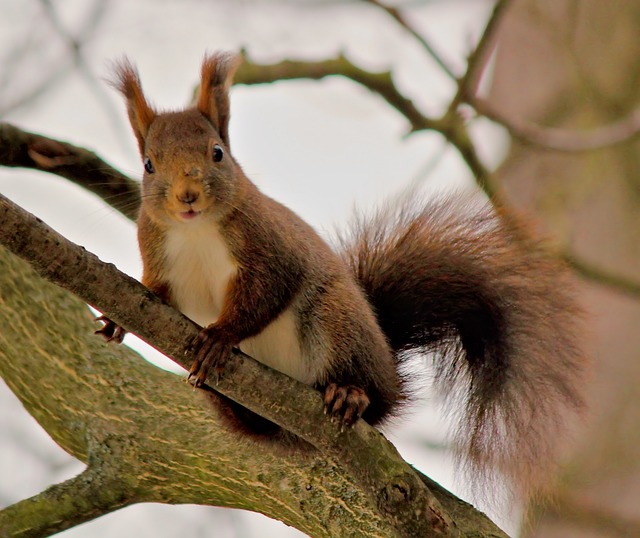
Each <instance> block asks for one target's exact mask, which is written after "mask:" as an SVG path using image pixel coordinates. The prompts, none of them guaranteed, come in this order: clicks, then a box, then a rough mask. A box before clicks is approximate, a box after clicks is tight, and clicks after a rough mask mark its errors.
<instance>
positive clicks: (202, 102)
mask: <svg viewBox="0 0 640 538" xmlns="http://www.w3.org/2000/svg"><path fill="white" fill-rule="evenodd" d="M241 61H242V59H241V58H240V56H237V55H235V54H231V53H228V52H216V53H214V54H211V55H208V56H205V58H204V61H203V62H202V81H201V83H200V94H199V95H198V102H197V104H196V108H197V109H198V110H199V111H200V112H201V113H202V114H203V115H204V116H206V117H207V118H208V119H209V121H210V122H211V123H212V124H213V126H214V127H215V128H216V130H217V131H218V134H219V135H220V138H221V139H222V141H223V142H224V143H225V145H226V146H227V147H229V86H231V81H232V79H233V75H234V73H235V72H236V69H238V66H239V65H240V62H241Z"/></svg>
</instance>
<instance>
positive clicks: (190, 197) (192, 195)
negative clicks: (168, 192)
mask: <svg viewBox="0 0 640 538" xmlns="http://www.w3.org/2000/svg"><path fill="white" fill-rule="evenodd" d="M198 196H199V195H198V193H197V192H195V191H192V190H186V191H184V192H181V193H180V194H178V195H177V196H176V197H177V198H178V200H179V201H180V202H183V203H185V204H192V203H194V202H195V201H196V200H197V199H198Z"/></svg>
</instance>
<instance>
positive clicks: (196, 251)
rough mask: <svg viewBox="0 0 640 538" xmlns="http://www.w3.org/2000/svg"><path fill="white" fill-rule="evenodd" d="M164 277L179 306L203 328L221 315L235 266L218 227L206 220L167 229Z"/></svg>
mask: <svg viewBox="0 0 640 538" xmlns="http://www.w3.org/2000/svg"><path fill="white" fill-rule="evenodd" d="M165 254H166V257H167V258H166V262H167V265H166V269H167V273H166V277H167V280H168V281H169V283H170V285H171V295H172V298H173V300H174V302H175V305H176V306H177V307H178V309H179V310H180V311H181V312H182V313H183V314H184V315H185V316H187V317H188V318H190V319H192V320H193V321H195V322H196V323H197V324H199V325H202V326H203V327H206V326H207V325H209V324H211V323H213V322H214V321H215V320H216V319H217V318H218V316H219V315H220V310H221V309H222V304H223V301H224V295H225V292H226V289H227V285H228V283H229V279H230V278H231V277H232V276H233V275H234V274H235V272H236V270H237V265H236V263H235V261H234V260H233V258H232V257H231V254H230V252H229V249H228V248H227V245H226V244H225V242H224V240H223V239H222V237H221V235H220V232H219V231H218V229H217V228H216V227H215V226H214V225H213V224H212V223H211V222H210V221H209V222H185V223H181V224H179V225H176V226H174V227H172V228H171V229H169V230H168V233H167V242H166V246H165Z"/></svg>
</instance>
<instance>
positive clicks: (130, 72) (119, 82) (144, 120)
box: [111, 57, 156, 157]
mask: <svg viewBox="0 0 640 538" xmlns="http://www.w3.org/2000/svg"><path fill="white" fill-rule="evenodd" d="M114 71H115V76H116V78H115V80H114V81H113V82H112V83H111V84H112V86H113V87H114V88H116V89H117V90H118V91H119V92H120V93H122V95H124V97H125V99H126V101H127V112H128V113H129V121H130V122H131V127H133V132H134V134H135V135H136V138H137V139H138V147H139V148H140V154H141V155H142V156H143V157H144V151H145V150H144V141H145V138H146V137H147V132H148V131H149V126H150V125H151V123H152V122H153V120H154V119H155V117H156V112H155V110H153V108H152V107H151V106H150V105H149V103H148V102H147V100H146V99H145V97H144V93H143V92H142V85H141V84H140V77H139V76H138V71H137V70H136V68H135V67H134V66H133V64H132V63H131V62H130V61H129V60H128V59H127V58H126V57H125V58H123V59H122V60H120V61H119V62H117V63H116V64H115V68H114Z"/></svg>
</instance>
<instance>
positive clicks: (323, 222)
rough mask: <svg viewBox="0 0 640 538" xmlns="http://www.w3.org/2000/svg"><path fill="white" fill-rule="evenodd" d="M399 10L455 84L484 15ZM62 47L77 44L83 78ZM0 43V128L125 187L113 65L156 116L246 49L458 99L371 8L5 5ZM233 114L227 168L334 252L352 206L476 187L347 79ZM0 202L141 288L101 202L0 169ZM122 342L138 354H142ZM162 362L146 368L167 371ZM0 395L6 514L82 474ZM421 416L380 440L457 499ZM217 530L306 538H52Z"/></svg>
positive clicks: (420, 95)
mask: <svg viewBox="0 0 640 538" xmlns="http://www.w3.org/2000/svg"><path fill="white" fill-rule="evenodd" d="M48 4H53V11H51V8H47V5H48ZM401 4H402V5H405V6H408V8H407V9H406V13H407V16H408V18H409V19H410V20H411V21H412V22H413V23H414V24H415V25H416V26H417V27H418V28H419V29H420V30H421V31H422V32H423V33H424V34H425V35H426V36H427V37H428V38H429V39H430V40H431V41H432V43H433V44H434V45H435V46H436V47H437V48H438V50H440V51H441V52H442V55H443V56H444V57H445V58H446V59H447V60H448V61H449V63H450V64H451V66H452V67H453V69H454V70H455V72H456V73H458V74H461V73H462V72H463V69H464V66H465V63H464V58H465V56H466V54H468V52H469V50H470V48H471V47H472V46H473V44H474V42H475V40H476V39H477V37H478V34H479V32H480V31H481V29H482V25H483V23H484V21H485V20H486V18H487V16H488V14H489V11H490V9H491V7H492V2H490V1H485V0H439V1H438V0H431V1H429V0H423V1H418V0H414V1H405V2H401ZM91 21H94V22H91ZM70 37H71V38H73V39H78V40H80V41H81V42H82V47H81V49H80V50H81V59H80V61H79V62H76V63H75V64H74V63H73V61H72V60H71V55H70V53H69V38H70ZM0 40H1V43H0V44H1V46H0V114H2V116H1V117H0V120H1V121H9V122H11V123H14V124H16V125H18V126H20V127H22V128H24V129H27V130H32V131H34V132H38V133H42V134H46V135H49V136H52V137H54V138H58V139H62V140H66V141H69V142H72V143H74V144H78V145H81V146H84V147H87V148H89V149H91V150H94V151H96V152H97V153H98V154H99V155H100V156H102V157H103V158H104V159H105V160H107V161H109V162H110V163H112V164H113V165H115V166H116V167H119V168H120V169H121V170H123V171H124V172H126V173H129V174H131V175H132V176H134V177H139V176H140V170H141V164H140V162H139V157H138V155H137V149H136V145H135V141H134V139H133V135H132V134H131V133H130V130H129V126H128V123H127V119H126V114H125V110H124V105H123V104H122V102H121V100H120V98H119V96H118V95H116V94H115V92H114V91H113V90H112V89H111V88H109V87H108V85H107V84H106V82H105V81H104V78H105V77H108V76H109V62H111V61H113V60H114V59H117V58H120V57H121V56H122V55H127V56H128V57H129V58H130V59H131V60H132V61H134V62H135V63H136V64H137V65H138V68H139V71H140V74H141V78H142V83H143V86H144V88H145V92H146V94H147V96H149V97H150V99H151V100H152V101H153V102H154V103H155V104H156V105H157V106H158V107H160V108H163V109H171V108H174V109H175V108H180V107H182V106H184V105H185V103H187V102H188V100H189V97H190V95H191V92H192V90H193V88H194V85H195V84H196V82H197V78H198V74H199V64H200V61H201V59H202V56H203V54H204V52H205V51H213V50H217V49H227V50H235V51H237V50H239V49H240V48H241V47H244V48H245V49H246V51H247V52H248V54H249V56H250V57H251V58H252V59H254V60H255V61H265V62H268V61H277V60H280V59H283V58H296V59H314V60H317V59H322V58H326V57H329V56H333V55H336V54H337V53H338V52H344V53H346V54H347V56H348V57H349V58H350V59H351V60H352V61H354V62H355V63H357V64H359V65H361V66H362V67H364V68H366V69H370V70H388V69H391V70H392V71H393V75H394V80H395V81H396V83H397V84H398V86H399V87H400V88H401V89H402V90H403V91H405V92H406V94H407V95H408V96H409V97H411V98H412V99H414V101H415V102H416V104H417V105H418V106H419V108H421V109H422V110H424V111H426V112H430V113H433V114H437V113H438V112H439V111H442V110H443V107H444V106H445V105H446V103H447V99H448V98H450V97H451V94H452V91H453V89H454V85H453V83H452V82H451V80H449V79H448V78H447V77H446V76H445V75H444V74H443V73H442V71H441V70H440V69H439V68H438V67H437V65H436V64H435V62H433V60H431V59H430V58H429V57H428V56H427V55H425V54H424V51H423V50H422V49H421V47H420V45H419V44H418V43H417V42H416V41H415V40H414V39H412V38H411V37H410V36H409V35H407V34H406V33H404V32H403V31H401V30H400V29H399V27H398V26H397V25H396V24H394V22H393V21H392V20H391V19H389V18H388V17H387V16H385V15H384V14H383V13H382V12H380V11H379V10H376V9H374V8H372V7H371V6H369V5H365V4H364V3H363V2H339V1H319V0H318V1H302V0H300V1H293V0H291V1H288V2H275V1H267V0H262V1H253V2H252V1H236V2H233V1H217V2H216V1H204V0H187V1H182V2H178V1H169V0H164V1H157V0H156V1H150V0H143V1H138V2H125V1H117V0H112V1H110V2H109V1H107V2H104V1H101V0H100V1H96V0H91V1H87V0H84V1H81V0H65V1H60V2H53V1H52V2H46V1H44V0H41V1H38V0H22V1H21V2H15V1H12V0H0ZM43 80H49V81H50V83H49V84H48V85H47V89H46V91H44V92H42V94H41V95H40V96H39V97H38V98H35V99H32V100H29V101H28V102H27V103H26V104H24V105H22V106H20V101H21V100H22V99H24V98H25V96H28V94H29V93H30V91H31V89H33V88H35V87H37V86H38V85H39V84H41V83H42V81H43ZM231 112H232V119H231V127H230V129H231V135H230V136H231V143H232V146H233V152H234V155H235V156H236V158H237V159H238V160H239V162H240V163H241V164H242V165H243V167H244V169H245V171H246V172H247V174H248V176H249V177H250V178H251V179H252V180H253V181H254V182H255V183H256V184H258V186H259V187H260V188H261V189H262V190H264V191H265V192H267V193H268V194H269V195H271V196H273V197H275V198H276V199H278V200H279V201H281V202H283V203H285V204H286V205H288V206H289V207H291V208H292V209H294V210H295V211H296V212H298V213H299V214H300V215H301V216H302V217H303V218H304V219H305V220H307V221H308V222H310V223H311V224H312V225H313V226H315V227H316V228H317V229H318V230H319V231H320V232H321V233H323V235H325V236H326V237H328V236H330V234H331V231H332V230H333V229H334V227H335V226H338V227H339V226H345V225H346V224H345V223H346V222H347V221H348V217H349V215H350V214H351V213H352V211H353V208H354V206H357V207H359V208H362V209H366V208H372V207H374V206H375V204H377V203H379V202H380V201H381V200H383V199H385V198H386V197H388V196H390V195H392V194H393V193H398V192H401V191H402V189H403V188H406V187H407V186H408V185H411V184H412V183H413V182H415V181H416V180H419V181H420V182H421V185H422V186H423V188H424V189H425V191H429V190H433V189H437V190H443V189H445V190H447V189H463V188H469V186H470V185H471V180H470V176H469V173H468V171H467V170H466V168H465V167H464V166H463V165H462V163H461V161H460V160H459V158H458V156H457V154H456V152H455V151H454V150H452V149H447V148H446V146H445V144H444V142H443V140H442V139H441V137H439V136H438V135H435V134H431V133H420V134H416V135H412V136H411V137H408V138H407V137H405V135H406V133H407V129H408V126H407V124H406V122H405V121H404V120H403V119H402V118H401V117H399V116H398V115H397V114H396V113H395V112H394V111H393V110H392V109H391V108H389V107H388V106H387V105H386V104H385V103H384V102H383V101H382V100H381V99H380V98H378V97H376V96H374V95H372V94H371V93H369V92H368V91H367V90H365V89H363V88H362V87H359V86H357V85H356V84H354V83H351V82H349V81H347V80H343V79H339V78H331V79H327V80H324V81H322V82H310V81H292V82H280V83H277V84H273V85H269V86H260V87H242V86H238V87H235V88H233V90H232V93H231ZM473 134H474V135H475V137H476V139H477V140H478V141H479V142H480V143H481V150H482V154H483V156H484V157H485V158H486V160H487V162H488V164H492V163H495V162H497V160H498V159H499V158H500V156H501V154H502V151H504V144H502V141H503V138H502V137H501V136H500V133H499V131H497V130H496V129H494V128H490V127H489V126H488V125H487V124H486V123H483V122H478V125H477V126H476V127H475V128H474V131H473ZM0 192H2V193H3V194H4V195H6V196H8V197H9V198H11V199H12V200H14V201H15V202H17V203H19V204H21V205H22V206H23V207H25V208H26V209H28V210H29V211H31V212H33V213H34V214H36V215H37V216H39V217H40V218H42V219H43V220H44V221H45V222H47V223H48V224H49V225H51V226H52V227H54V228H55V229H57V230H58V231H60V232H61V233H63V234H64V235H65V236H66V237H68V238H70V239H71V240H73V241H75V242H76V243H79V244H81V245H83V246H85V247H86V248H87V249H88V250H90V251H92V252H94V253H96V254H97V255H98V256H99V257H100V258H101V259H102V260H104V261H110V262H113V263H115V264H116V265H117V266H118V267H119V268H120V269H121V270H123V271H125V272H127V273H129V274H131V275H133V276H135V277H137V278H138V277H139V276H140V272H141V264H140V259H139V254H138V250H137V244H136V239H135V227H134V225H133V224H131V223H130V222H128V221H126V220H125V219H124V218H122V217H120V216H119V215H118V214H116V213H115V212H114V211H113V210H110V209H109V208H107V207H106V206H105V205H104V204H103V203H102V202H101V201H99V200H97V199H95V198H93V197H92V196H91V195H89V194H87V193H85V192H83V191H81V190H80V189H79V188H77V187H74V186H73V185H71V184H70V183H69V182H67V181H65V180H62V179H60V178H56V177H54V176H50V175H45V174H40V173H36V172H29V171H25V170H16V169H12V170H8V169H0ZM127 341H128V343H129V344H131V345H132V346H134V347H137V348H138V349H142V346H140V345H139V344H138V343H136V342H135V339H133V338H131V337H129V336H128V337H127ZM145 353H147V351H145ZM157 355H158V354H157V353H156V354H155V355H153V354H149V357H150V358H152V360H154V361H155V362H157V363H159V364H161V365H163V366H164V367H170V366H171V364H170V363H169V362H162V359H161V358H159V357H158V356H157ZM165 361H166V360H165ZM0 389H1V390H0V406H1V408H2V412H1V413H0V431H1V432H3V433H2V434H1V437H0V503H2V504H3V505H5V504H8V503H11V502H15V501H17V500H19V499H21V498H25V497H27V496H30V495H33V494H35V493H38V492H39V491H40V490H41V489H42V488H43V487H45V486H46V485H48V484H50V483H53V482H56V481H59V480H61V479H64V478H67V477H69V476H72V475H73V474H75V473H77V472H78V471H79V470H80V469H81V468H82V466H81V464H79V463H78V462H74V461H73V460H72V459H71V458H70V457H69V456H67V455H66V454H64V453H63V452H62V451H61V450H60V449H59V448H57V446H56V445H55V444H54V443H53V442H52V441H51V440H50V439H49V438H48V436H47V435H46V434H45V433H44V432H42V430H41V429H40V428H39V426H37V425H36V424H35V421H33V419H31V418H30V417H29V416H28V415H27V414H26V413H25V412H24V411H23V410H22V409H21V406H20V404H19V403H18V401H17V400H16V399H15V397H13V395H12V394H11V393H10V392H9V391H8V389H7V388H6V387H5V386H4V385H2V387H0ZM427 399H428V393H426V392H425V400H427ZM427 403H430V404H431V405H429V409H428V410H426V411H416V412H415V413H414V414H412V415H410V416H409V417H407V419H406V420H404V423H403V424H402V425H401V426H398V427H395V428H390V429H389V430H388V431H387V433H388V434H389V435H390V437H391V438H392V440H393V441H394V442H395V443H396V444H397V445H398V447H399V449H400V450H401V452H402V454H403V455H404V457H405V458H406V459H407V460H408V461H409V462H411V463H414V464H415V465H416V466H417V467H419V468H420V469H421V470H423V471H424V472H426V473H427V474H428V475H430V476H432V477H433V478H434V479H436V480H439V481H441V482H442V483H443V485H445V486H447V487H449V488H451V489H453V490H454V491H457V492H461V493H463V494H465V492H464V489H463V488H459V487H457V486H456V483H455V481H454V479H453V473H452V465H451V463H450V461H449V459H448V458H447V457H445V456H443V455H442V454H441V453H440V452H439V451H433V450H429V449H427V448H426V447H425V446H424V444H425V442H441V441H442V440H443V439H444V436H445V432H444V428H443V426H442V421H441V420H440V419H439V417H438V415H437V414H436V413H434V412H433V407H434V406H433V402H427ZM25 446H27V447H29V449H28V451H27V453H25V450H24V449H25ZM214 525H215V527H214ZM212 528H215V529H216V532H215V535H216V536H223V537H227V536H229V537H232V536H267V535H269V536H283V537H284V536H297V535H299V533H297V532H296V531H292V530H289V529H287V528H285V527H284V526H283V525H281V524H279V523H267V522H266V518H263V517H262V516H255V517H249V518H245V517H244V516H243V517H240V512H236V511H231V510H215V509H212V508H208V507H169V506H150V505H145V506H136V507H131V508H127V509H125V510H121V511H119V512H117V513H115V514H111V515H108V516H106V517H105V518H102V519H100V520H99V521H95V522H92V523H89V524H86V525H83V526H81V527H78V528H75V529H71V530H69V531H66V532H65V533H62V534H61V536H65V537H69V538H70V537H74V538H80V537H85V536H92V537H101V536H136V537H145V536H149V537H151V536H153V537H154V538H159V537H162V536H167V537H169V536H176V535H177V533H178V532H180V533H182V534H183V535H185V536H187V535H188V536H207V535H213V533H212V531H210V530H209V529H212ZM221 529H223V530H221ZM268 532H270V533H271V534H268Z"/></svg>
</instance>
